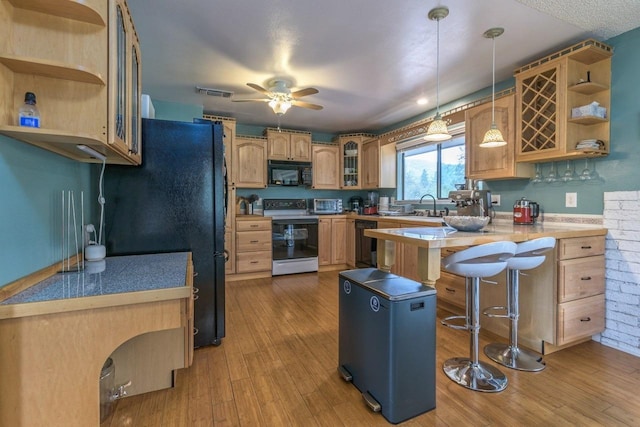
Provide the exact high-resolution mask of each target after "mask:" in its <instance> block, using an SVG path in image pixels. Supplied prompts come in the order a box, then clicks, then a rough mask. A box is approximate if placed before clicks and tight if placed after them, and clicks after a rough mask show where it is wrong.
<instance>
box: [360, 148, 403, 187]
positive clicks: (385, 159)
mask: <svg viewBox="0 0 640 427" xmlns="http://www.w3.org/2000/svg"><path fill="white" fill-rule="evenodd" d="M361 179H362V188H363V189H376V188H395V187H396V145H395V144H393V143H392V144H385V145H381V143H380V139H379V138H374V139H370V140H367V141H364V142H363V143H362V174H361Z"/></svg>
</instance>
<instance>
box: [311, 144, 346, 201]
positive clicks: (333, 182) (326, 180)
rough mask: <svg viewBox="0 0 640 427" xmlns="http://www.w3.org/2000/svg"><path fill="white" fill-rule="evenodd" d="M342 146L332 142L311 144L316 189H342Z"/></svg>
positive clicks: (313, 185) (314, 186)
mask: <svg viewBox="0 0 640 427" xmlns="http://www.w3.org/2000/svg"><path fill="white" fill-rule="evenodd" d="M339 156H340V147H338V146H337V145H330V144H311V164H312V165H313V171H312V173H313V184H312V186H311V188H313V189H314V190H338V189H340V174H339V170H338V167H339V165H340V159H339Z"/></svg>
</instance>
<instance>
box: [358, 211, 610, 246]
mask: <svg viewBox="0 0 640 427" xmlns="http://www.w3.org/2000/svg"><path fill="white" fill-rule="evenodd" d="M434 219H435V218H434ZM605 234H607V229H606V228H603V227H602V226H597V225H583V224H580V225H577V224H559V223H553V224H550V225H546V224H544V223H541V224H535V225H519V224H512V223H507V222H497V221H496V223H494V224H489V225H487V226H486V227H484V228H483V229H482V230H480V231H474V232H468V231H467V232H464V231H456V230H452V229H451V228H448V227H433V226H431V227H415V228H413V227H412V228H389V229H384V228H382V229H381V228H378V229H367V230H365V235H367V236H369V237H373V238H376V239H382V240H392V241H394V242H400V243H409V244H413V245H416V246H418V247H423V248H445V247H453V246H471V245H480V244H483V243H489V242H495V241H500V240H509V241H513V242H523V241H525V240H531V239H536V238H538V237H547V236H549V237H555V238H556V239H563V238H571V237H586V236H603V235H605Z"/></svg>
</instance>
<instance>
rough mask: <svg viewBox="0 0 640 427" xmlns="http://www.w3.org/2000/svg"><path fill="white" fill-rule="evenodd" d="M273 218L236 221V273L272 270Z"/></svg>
mask: <svg viewBox="0 0 640 427" xmlns="http://www.w3.org/2000/svg"><path fill="white" fill-rule="evenodd" d="M271 248H272V236H271V218H255V219H254V218H251V219H242V220H240V219H237V220H236V273H254V272H258V271H270V270H271Z"/></svg>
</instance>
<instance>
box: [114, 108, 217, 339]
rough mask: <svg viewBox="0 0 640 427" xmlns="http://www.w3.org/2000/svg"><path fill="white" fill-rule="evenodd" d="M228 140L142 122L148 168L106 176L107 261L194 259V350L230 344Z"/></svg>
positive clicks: (195, 127) (208, 128)
mask: <svg viewBox="0 0 640 427" xmlns="http://www.w3.org/2000/svg"><path fill="white" fill-rule="evenodd" d="M222 138H223V127H222V125H221V124H219V123H214V122H207V121H199V123H188V122H174V121H167V120H153V119H142V165H141V166H138V167H135V166H118V165H113V166H112V165H109V166H108V167H107V168H106V171H105V175H104V196H105V198H106V204H105V237H106V240H105V242H106V247H107V256H114V255H131V254H142V253H158V252H181V251H190V252H192V255H193V264H194V272H195V273H194V276H195V277H194V282H193V286H194V291H196V289H197V291H196V292H197V293H196V296H195V298H196V300H195V308H194V323H195V328H196V330H195V331H194V332H195V334H196V335H195V337H194V345H195V347H202V346H206V345H211V344H213V345H219V344H220V343H221V339H222V338H223V337H224V336H225V321H224V319H225V310H224V305H225V278H224V262H225V251H224V221H225V211H226V206H225V203H226V200H225V199H226V172H225V171H226V166H225V164H224V151H223V150H224V145H223V139H222Z"/></svg>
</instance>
